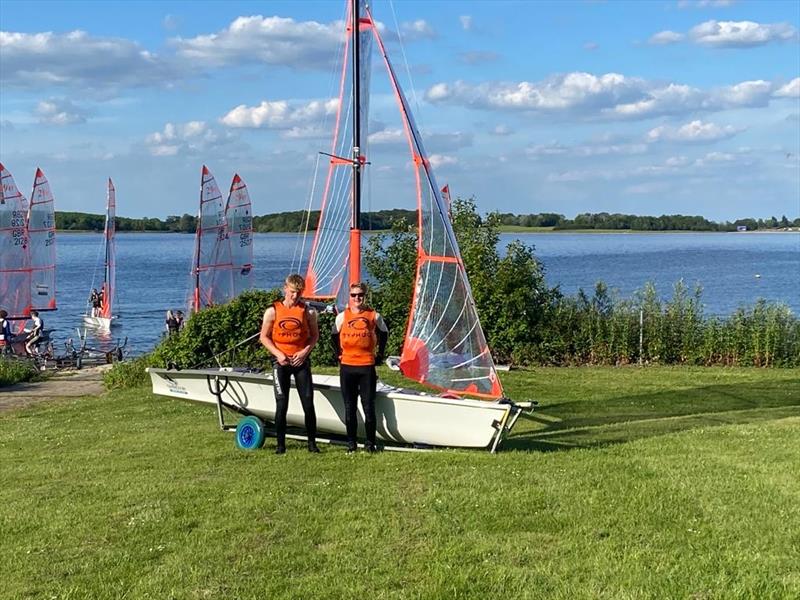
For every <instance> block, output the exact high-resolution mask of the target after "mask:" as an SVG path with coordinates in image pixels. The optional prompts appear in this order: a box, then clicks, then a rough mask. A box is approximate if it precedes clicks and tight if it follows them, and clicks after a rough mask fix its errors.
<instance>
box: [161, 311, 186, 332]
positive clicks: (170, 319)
mask: <svg viewBox="0 0 800 600" xmlns="http://www.w3.org/2000/svg"><path fill="white" fill-rule="evenodd" d="M164 322H165V323H166V325H167V334H169V335H175V334H176V333H178V332H179V331H180V330H181V329H183V311H180V310H176V311H175V312H172V311H171V310H168V311H167V318H166V320H165V321H164Z"/></svg>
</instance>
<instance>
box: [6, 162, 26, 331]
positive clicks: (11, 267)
mask: <svg viewBox="0 0 800 600" xmlns="http://www.w3.org/2000/svg"><path fill="white" fill-rule="evenodd" d="M0 181H1V182H2V195H0V308H2V309H4V310H5V311H6V312H7V313H8V316H9V318H11V319H21V320H20V322H19V324H18V325H17V326H16V327H13V329H15V330H16V332H17V333H19V332H20V331H22V329H23V328H24V326H25V321H24V319H26V318H27V317H29V316H30V311H31V272H30V255H29V254H30V253H29V249H28V236H27V213H28V200H27V199H26V198H25V196H23V195H22V193H21V192H20V191H19V188H17V184H16V183H15V182H14V178H13V177H12V175H11V173H10V172H9V171H8V170H7V169H6V168H5V167H4V166H3V165H2V164H0Z"/></svg>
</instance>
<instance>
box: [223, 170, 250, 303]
mask: <svg viewBox="0 0 800 600" xmlns="http://www.w3.org/2000/svg"><path fill="white" fill-rule="evenodd" d="M225 223H226V225H227V228H228V241H229V242H230V247H231V277H232V279H233V295H234V296H238V295H239V294H241V293H242V292H244V291H245V290H249V289H250V288H252V287H253V213H252V206H251V203H250V194H249V193H248V192H247V185H245V183H244V181H242V178H241V177H239V175H238V174H235V175H234V176H233V181H232V182H231V191H230V194H229V195H228V202H227V203H226V205H225Z"/></svg>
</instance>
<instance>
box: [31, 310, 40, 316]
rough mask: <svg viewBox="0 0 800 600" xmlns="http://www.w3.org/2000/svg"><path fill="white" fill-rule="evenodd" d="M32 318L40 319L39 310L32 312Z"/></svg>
mask: <svg viewBox="0 0 800 600" xmlns="http://www.w3.org/2000/svg"><path fill="white" fill-rule="evenodd" d="M31 316H32V317H38V316H39V311H38V310H32V311H31Z"/></svg>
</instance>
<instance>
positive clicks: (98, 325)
mask: <svg viewBox="0 0 800 600" xmlns="http://www.w3.org/2000/svg"><path fill="white" fill-rule="evenodd" d="M83 322H84V324H86V325H88V326H89V327H94V328H95V329H102V330H103V331H111V328H112V327H116V326H117V317H116V316H114V317H111V318H110V319H107V318H105V317H91V316H89V315H83Z"/></svg>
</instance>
